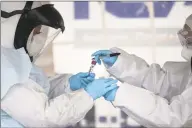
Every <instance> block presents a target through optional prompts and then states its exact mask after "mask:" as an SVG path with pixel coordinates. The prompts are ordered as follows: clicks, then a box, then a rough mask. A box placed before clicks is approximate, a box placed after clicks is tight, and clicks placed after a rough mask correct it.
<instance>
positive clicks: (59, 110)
mask: <svg viewBox="0 0 192 128" xmlns="http://www.w3.org/2000/svg"><path fill="white" fill-rule="evenodd" d="M51 28H52V29H53V30H52V31H50V30H51ZM64 28H65V27H64V22H63V19H62V16H61V15H60V13H59V12H58V11H57V10H56V9H55V8H54V7H53V5H51V4H48V3H46V2H45V4H44V3H42V2H33V1H28V2H1V127H10V128H15V127H64V126H68V125H72V124H75V123H77V122H78V121H80V120H81V119H82V118H84V116H85V115H86V113H87V112H88V111H89V110H90V109H91V108H92V106H93V103H94V100H96V99H98V98H100V97H101V96H103V95H104V94H106V92H108V91H111V90H112V89H114V88H116V85H115V83H116V82H117V80H113V79H99V80H95V79H94V74H90V75H89V74H88V73H78V74H76V75H70V74H63V75H56V76H54V77H51V78H50V79H48V78H47V76H46V75H45V74H44V72H43V71H42V70H41V69H40V68H38V67H37V66H36V65H35V64H34V62H35V60H36V59H37V58H38V56H39V55H40V54H41V53H42V51H43V49H44V48H45V45H47V44H48V43H49V42H50V43H51V42H52V41H53V39H54V38H55V37H56V35H58V33H59V32H61V31H62V32H63V31H64ZM54 30H56V33H55V32H54ZM49 31H50V32H49ZM51 32H54V35H52V34H51V36H49V34H50V33H51ZM69 57H70V56H69Z"/></svg>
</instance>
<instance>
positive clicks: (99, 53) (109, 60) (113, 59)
mask: <svg viewBox="0 0 192 128" xmlns="http://www.w3.org/2000/svg"><path fill="white" fill-rule="evenodd" d="M111 53H113V52H111V51H110V50H99V51H96V52H95V53H93V54H92V56H94V57H95V60H96V62H97V63H98V64H99V65H101V60H102V61H103V63H104V64H106V65H107V66H112V65H113V64H114V63H115V62H116V60H117V56H113V57H104V56H105V55H109V54H111ZM102 56H103V57H102ZM100 57H102V59H100Z"/></svg>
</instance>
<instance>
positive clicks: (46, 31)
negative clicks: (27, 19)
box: [26, 25, 62, 62]
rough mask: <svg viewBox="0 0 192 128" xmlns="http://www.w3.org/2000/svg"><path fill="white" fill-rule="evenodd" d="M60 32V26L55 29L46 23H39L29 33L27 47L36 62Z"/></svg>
mask: <svg viewBox="0 0 192 128" xmlns="http://www.w3.org/2000/svg"><path fill="white" fill-rule="evenodd" d="M60 32H62V30H61V29H60V28H59V29H55V28H52V27H49V26H45V25H39V26H37V27H35V28H34V29H33V31H32V32H31V33H30V35H29V38H28V41H27V46H26V49H27V51H28V54H29V56H30V57H31V59H32V60H33V61H34V62H35V60H36V59H37V58H38V57H39V56H40V55H41V54H42V52H43V51H44V50H45V49H46V47H47V46H48V45H49V44H50V43H52V42H53V41H54V39H55V38H56V37H57V36H58V35H59V33H60Z"/></svg>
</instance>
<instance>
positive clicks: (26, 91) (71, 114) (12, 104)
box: [1, 79, 93, 127]
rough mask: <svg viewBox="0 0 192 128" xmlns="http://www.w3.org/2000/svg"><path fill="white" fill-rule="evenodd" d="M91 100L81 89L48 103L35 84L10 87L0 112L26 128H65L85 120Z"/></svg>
mask: <svg viewBox="0 0 192 128" xmlns="http://www.w3.org/2000/svg"><path fill="white" fill-rule="evenodd" d="M92 106H93V99H92V98H91V97H90V96H89V95H88V94H87V93H86V92H85V91H84V90H83V89H80V90H78V91H74V92H71V93H67V94H61V95H59V96H58V97H55V98H53V99H51V100H49V98H48V96H47V94H46V93H45V92H44V90H43V89H42V88H41V87H40V86H39V85H38V84H37V83H35V82H34V81H32V80H30V79H29V80H28V81H27V82H26V83H23V84H17V85H14V86H12V88H11V89H10V90H9V91H8V93H7V94H6V96H5V97H4V98H3V99H2V101H1V109H2V110H4V111H5V112H7V113H8V114H9V115H10V116H11V117H12V118H14V119H15V120H17V121H18V122H20V123H21V124H23V125H24V126H25V127H64V126H68V125H71V124H75V123H77V122H79V121H80V120H81V119H83V118H84V116H85V115H86V113H87V112H88V111H89V110H90V109H91V108H92Z"/></svg>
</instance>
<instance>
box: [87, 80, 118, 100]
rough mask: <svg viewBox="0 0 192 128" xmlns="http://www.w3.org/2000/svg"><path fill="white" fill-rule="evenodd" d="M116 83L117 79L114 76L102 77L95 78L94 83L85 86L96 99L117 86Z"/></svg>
mask: <svg viewBox="0 0 192 128" xmlns="http://www.w3.org/2000/svg"><path fill="white" fill-rule="evenodd" d="M116 83H117V80H114V79H112V78H108V79H104V78H102V79H97V80H94V81H93V82H92V83H90V84H88V85H87V87H85V88H84V89H85V91H86V92H87V93H88V94H89V95H90V96H91V97H92V98H93V99H94V100H96V99H98V98H100V97H102V96H103V95H105V94H106V93H107V92H108V91H110V90H113V89H114V88H117V85H116Z"/></svg>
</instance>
